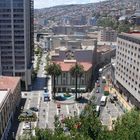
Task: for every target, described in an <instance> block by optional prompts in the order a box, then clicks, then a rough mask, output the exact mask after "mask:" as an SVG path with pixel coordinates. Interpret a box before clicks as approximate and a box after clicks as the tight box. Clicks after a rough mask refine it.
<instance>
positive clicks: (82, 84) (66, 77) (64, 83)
mask: <svg viewBox="0 0 140 140" xmlns="http://www.w3.org/2000/svg"><path fill="white" fill-rule="evenodd" d="M76 62H77V61H76V60H64V61H55V63H57V64H59V65H60V67H61V69H62V74H61V75H60V76H59V77H57V78H56V91H57V92H66V91H70V92H71V90H72V89H75V77H72V76H71V74H70V69H71V67H73V66H74V65H75V64H76ZM79 64H81V65H82V66H83V68H84V73H83V75H82V76H81V77H80V78H78V89H80V90H82V91H87V90H88V88H89V86H90V81H91V75H92V64H91V63H88V62H80V63H79ZM52 84H53V83H52Z"/></svg>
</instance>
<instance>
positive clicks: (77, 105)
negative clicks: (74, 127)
mask: <svg viewBox="0 0 140 140" xmlns="http://www.w3.org/2000/svg"><path fill="white" fill-rule="evenodd" d="M75 105H76V109H77V113H78V115H79V114H80V111H79V108H78V105H77V104H75Z"/></svg>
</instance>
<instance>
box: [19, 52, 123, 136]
mask: <svg viewBox="0 0 140 140" xmlns="http://www.w3.org/2000/svg"><path fill="white" fill-rule="evenodd" d="M45 57H46V54H43V56H42V59H41V64H40V69H39V71H38V75H37V78H36V80H35V82H34V84H33V86H32V91H31V92H26V93H25V92H23V93H22V97H23V98H26V102H25V106H24V110H26V109H29V108H30V107H36V108H38V112H37V113H36V115H37V118H38V119H37V121H36V122H32V123H31V128H32V133H33V134H34V129H33V128H35V127H38V128H43V129H45V128H50V129H54V116H55V115H59V118H60V120H63V119H64V118H65V117H68V116H74V115H75V113H76V114H77V115H79V114H80V112H81V111H82V110H83V109H84V107H85V105H86V104H87V102H86V101H88V100H89V99H90V97H91V96H94V97H95V100H94V104H95V105H99V106H100V100H101V97H102V96H103V95H104V86H105V84H106V83H103V82H102V76H104V75H105V76H106V75H107V74H109V72H108V70H109V69H108V70H104V72H103V74H102V75H101V76H100V78H99V80H98V83H96V85H95V88H94V89H93V90H92V92H91V93H83V94H82V96H83V97H84V98H85V102H75V101H74V100H73V99H70V100H67V101H62V102H55V101H54V100H52V95H51V93H52V87H51V77H50V76H49V77H48V76H46V75H44V64H45V63H46V62H45ZM44 87H47V88H48V91H49V96H50V98H51V100H50V101H44V97H43V93H44V90H43V88H44ZM107 98H108V99H107V103H106V106H104V107H103V106H100V115H99V117H100V120H101V122H102V124H103V125H107V126H109V127H111V126H112V122H113V120H115V119H117V117H119V116H121V115H122V114H123V110H122V109H121V108H120V106H119V105H118V104H117V103H111V102H110V95H109V96H108V97H107ZM58 104H60V107H59V108H58ZM24 125H25V123H24V122H21V123H20V124H19V127H18V131H17V137H18V136H19V135H22V134H24V130H23V128H24Z"/></svg>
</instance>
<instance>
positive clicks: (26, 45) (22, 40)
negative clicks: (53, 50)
mask: <svg viewBox="0 0 140 140" xmlns="http://www.w3.org/2000/svg"><path fill="white" fill-rule="evenodd" d="M32 52H33V2H32V0H0V75H5V76H21V77H22V80H23V81H25V87H26V89H28V86H29V85H31V69H32V55H33V53H32Z"/></svg>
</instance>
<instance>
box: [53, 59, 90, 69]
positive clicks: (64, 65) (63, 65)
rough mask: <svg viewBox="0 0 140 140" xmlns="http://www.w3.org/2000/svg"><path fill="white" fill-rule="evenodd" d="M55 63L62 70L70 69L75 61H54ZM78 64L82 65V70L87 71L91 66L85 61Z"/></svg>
mask: <svg viewBox="0 0 140 140" xmlns="http://www.w3.org/2000/svg"><path fill="white" fill-rule="evenodd" d="M55 63H56V64H59V65H60V67H61V70H62V71H70V69H71V68H72V67H73V66H74V65H75V64H76V61H71V62H67V61H64V62H63V61H55ZM79 64H81V65H82V66H83V68H84V71H88V70H89V69H90V68H91V67H92V64H91V63H87V62H80V63H79Z"/></svg>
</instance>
